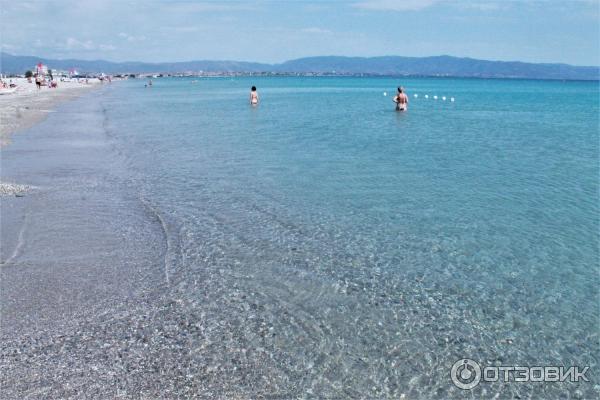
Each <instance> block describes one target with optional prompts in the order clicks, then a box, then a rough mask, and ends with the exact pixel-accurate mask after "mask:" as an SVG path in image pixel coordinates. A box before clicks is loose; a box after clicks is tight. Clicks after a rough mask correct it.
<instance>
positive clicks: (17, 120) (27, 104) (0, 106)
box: [0, 78, 101, 149]
mask: <svg viewBox="0 0 600 400" xmlns="http://www.w3.org/2000/svg"><path fill="white" fill-rule="evenodd" d="M7 81H12V82H13V83H15V84H17V90H16V91H15V92H14V93H11V94H4V95H2V96H0V121H2V123H1V124H0V149H2V148H4V147H5V146H7V145H9V144H10V143H11V138H12V136H13V135H14V134H16V133H18V132H20V131H23V130H26V129H27V128H31V127H32V126H34V125H35V124H37V123H39V122H41V121H43V120H44V119H45V118H46V117H47V116H48V114H49V113H51V112H54V111H55V109H56V107H57V106H58V105H59V104H61V103H63V102H65V101H69V100H73V99H75V98H78V97H80V96H81V95H83V94H85V93H87V92H89V91H90V90H92V89H96V88H98V87H100V85H101V82H100V81H99V80H97V79H90V80H89V83H87V84H86V83H79V82H60V81H59V82H58V87H56V88H52V89H50V88H48V87H42V88H41V89H37V88H36V85H35V83H33V82H32V83H29V82H27V79H24V78H14V79H7Z"/></svg>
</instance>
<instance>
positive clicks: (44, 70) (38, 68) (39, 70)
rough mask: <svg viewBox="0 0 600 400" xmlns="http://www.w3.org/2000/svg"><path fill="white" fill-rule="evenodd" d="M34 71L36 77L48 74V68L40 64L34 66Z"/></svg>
mask: <svg viewBox="0 0 600 400" xmlns="http://www.w3.org/2000/svg"><path fill="white" fill-rule="evenodd" d="M34 70H35V73H36V74H38V75H47V74H48V66H47V65H44V64H42V63H41V62H40V63H38V64H37V65H36V66H35V68H34Z"/></svg>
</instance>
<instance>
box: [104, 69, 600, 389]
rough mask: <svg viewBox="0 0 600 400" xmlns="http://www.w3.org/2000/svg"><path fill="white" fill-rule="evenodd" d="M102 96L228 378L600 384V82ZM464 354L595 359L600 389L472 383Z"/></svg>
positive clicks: (167, 85)
mask: <svg viewBox="0 0 600 400" xmlns="http://www.w3.org/2000/svg"><path fill="white" fill-rule="evenodd" d="M400 84H401V85H403V86H404V87H405V88H406V90H407V92H408V95H409V96H410V105H409V111H408V112H406V113H396V112H395V111H394V105H393V103H392V101H391V99H392V95H393V93H394V91H395V87H396V86H398V85H400ZM252 85H256V86H257V87H258V91H259V94H260V97H261V103H260V105H259V106H258V107H256V108H253V107H250V106H249V104H248V94H249V88H250V86H252ZM383 92H387V93H388V96H384V95H383ZM415 93H417V94H418V95H419V97H418V98H415V97H414V96H413V95H414V94H415ZM425 94H428V95H429V99H425V98H424V95H425ZM434 95H437V96H439V98H438V100H433V98H432V97H433V96H434ZM442 96H446V97H447V98H448V100H446V101H442V100H441V97H442ZM450 97H454V98H455V99H456V101H455V102H452V103H451V102H450V101H449V98H450ZM93 101H98V102H99V103H100V104H101V107H102V108H103V109H104V113H105V116H106V128H107V132H108V133H109V137H110V141H111V143H112V146H113V149H114V150H115V151H116V152H117V153H118V154H119V155H120V157H122V158H123V160H124V161H125V163H126V165H127V168H128V174H129V177H130V178H129V179H130V180H131V182H130V187H131V190H132V191H139V193H140V194H141V196H142V197H143V198H144V199H145V201H146V202H147V203H148V204H151V206H152V207H153V208H154V209H156V210H157V212H159V213H160V215H161V216H162V218H163V219H164V221H165V226H166V227H167V231H168V233H169V253H168V254H167V265H168V269H169V276H170V280H171V285H172V288H173V289H172V290H173V291H174V294H175V296H176V297H177V298H179V299H181V301H182V302H183V303H184V304H185V307H187V308H188V309H189V310H190V313H191V314H192V313H193V314H194V315H195V316H197V317H198V318H199V319H200V320H201V323H202V326H203V328H202V329H203V333H202V336H201V337H191V338H189V349H190V352H192V353H194V352H196V353H194V354H197V355H198V362H199V363H203V364H205V365H206V366H207V368H208V369H207V370H206V371H205V378H206V379H208V380H211V379H214V380H219V379H224V380H225V381H226V382H228V384H229V385H231V386H232V387H237V388H240V392H242V393H249V394H253V393H255V394H257V393H258V394H261V393H263V394H266V395H268V396H272V397H279V398H281V397H284V398H285V397H290V396H292V397H294V396H297V395H299V394H304V395H307V396H310V395H311V394H312V395H314V396H317V397H322V398H325V397H329V398H345V397H349V396H350V397H371V398H372V397H381V398H389V397H400V396H401V395H402V394H405V395H406V396H408V398H415V397H426V398H431V397H436V398H447V397H449V396H450V397H463V396H471V395H475V396H476V397H480V396H485V397H493V396H494V395H496V394H498V393H499V396H500V397H502V398H506V397H516V396H520V397H521V398H524V397H528V396H534V397H538V398H539V397H540V396H541V397H553V396H561V397H568V396H572V397H577V396H584V397H586V398H589V397H595V396H597V395H598V391H599V389H598V388H599V387H598V385H599V384H600V381H599V380H598V376H599V374H598V371H599V370H598V368H600V366H599V365H598V357H599V354H600V353H599V348H600V338H599V322H600V320H599V304H600V303H599V301H600V295H599V287H600V286H599V283H600V276H599V269H598V268H599V267H598V261H599V242H598V231H599V222H598V221H599V201H598V200H599V198H598V190H599V186H598V182H599V180H598V178H599V175H598V171H599V165H598V150H599V149H598V134H599V131H598V129H599V128H598V116H599V111H598V110H599V97H598V83H597V82H593V83H589V82H550V81H525V80H510V81H509V80H475V79H401V80H398V79H393V78H299V77H298V78H282V77H281V78H234V79H230V78H212V79H210V78H206V79H198V80H197V82H195V83H194V82H192V79H175V78H165V79H158V80H155V81H154V86H153V87H152V88H144V86H143V81H140V80H130V81H127V82H122V83H114V84H113V85H112V87H111V88H110V89H108V90H106V91H105V93H104V95H103V96H100V97H99V98H98V99H94V100H93ZM461 358H471V359H473V360H476V361H478V362H479V363H480V364H482V365H565V366H571V365H580V366H590V367H591V370H590V372H589V373H588V377H589V378H590V380H591V383H582V384H573V383H562V384H561V383H547V384H541V383H536V384H533V383H529V384H524V383H515V382H512V383H509V384H503V383H482V384H481V385H479V386H478V387H477V388H476V389H475V390H474V391H473V392H464V391H461V390H459V389H457V388H455V387H454V386H453V385H452V382H451V380H450V368H451V366H452V364H453V363H454V362H455V361H457V360H459V359H461ZM207 371H208V372H207ZM265 388H268V389H265Z"/></svg>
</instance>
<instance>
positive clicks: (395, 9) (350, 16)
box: [0, 0, 600, 65]
mask: <svg viewBox="0 0 600 400" xmlns="http://www.w3.org/2000/svg"><path fill="white" fill-rule="evenodd" d="M599 8H600V0H512V1H511V0H504V1H495V0H482V1H477V0H356V1H341V0H337V1H335V0H330V1H327V0H322V1H299V0H296V1H289V0H288V1H268V0H263V1H250V0H247V1H191V0H187V1H177V0H175V1H168V0H148V1H128V0H122V1H110V0H94V1H89V0H79V1H75V0H60V1H52V0H33V1H17V0H0V34H1V36H0V45H1V47H2V50H3V51H6V52H8V53H12V54H20V55H37V56H43V57H49V58H83V59H107V60H113V61H126V60H134V61H152V62H158V61H185V60H198V59H221V60H222V59H228V60H245V61H260V62H281V61H285V60H288V59H293V58H299V57H305V56H315V55H347V56H379V55H405V56H429V55H441V54H449V55H454V56H466V57H474V58H483V59H491V60H521V61H531V62H565V63H569V64H575V65H599V64H600V44H599V37H600V31H599V29H600V28H599Z"/></svg>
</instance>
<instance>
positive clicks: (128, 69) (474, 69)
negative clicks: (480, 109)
mask: <svg viewBox="0 0 600 400" xmlns="http://www.w3.org/2000/svg"><path fill="white" fill-rule="evenodd" d="M38 62H42V63H44V64H46V65H48V66H49V67H50V68H52V69H61V70H69V69H72V68H75V69H77V70H78V71H79V72H81V73H100V72H104V73H107V74H117V73H186V72H194V73H195V72H200V71H203V72H234V73H259V72H265V73H282V74H286V73H290V74H296V73H297V74H306V73H315V74H339V75H359V74H368V75H382V76H383V75H400V76H451V77H477V78H525V79H565V80H598V79H599V77H600V68H599V67H598V66H587V67H586V66H573V65H568V64H537V63H526V62H519V61H488V60H477V59H473V58H461V57H452V56H433V57H403V56H384V57H341V56H322V57H306V58H299V59H296V60H290V61H286V62H283V63H280V64H264V63H254V62H244V61H210V60H200V61H185V62H165V63H146V62H111V61H104V60H76V59H66V60H53V59H47V58H43V57H35V56H16V55H12V54H8V53H0V72H1V73H3V74H23V73H25V71H26V70H33V69H34V67H35V65H36V64H37V63H38Z"/></svg>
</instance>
